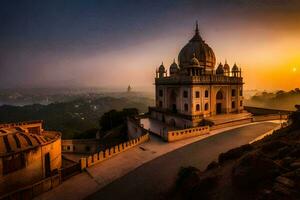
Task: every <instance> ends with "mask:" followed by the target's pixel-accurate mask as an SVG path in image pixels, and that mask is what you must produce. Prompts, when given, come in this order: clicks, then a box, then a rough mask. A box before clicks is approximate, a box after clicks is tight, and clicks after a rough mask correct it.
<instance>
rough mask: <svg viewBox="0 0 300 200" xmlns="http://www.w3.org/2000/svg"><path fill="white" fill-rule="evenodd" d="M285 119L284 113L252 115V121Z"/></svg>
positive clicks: (286, 116)
mask: <svg viewBox="0 0 300 200" xmlns="http://www.w3.org/2000/svg"><path fill="white" fill-rule="evenodd" d="M287 119H288V115H286V114H282V115H279V114H272V115H259V116H254V117H253V121H254V122H260V121H269V120H287Z"/></svg>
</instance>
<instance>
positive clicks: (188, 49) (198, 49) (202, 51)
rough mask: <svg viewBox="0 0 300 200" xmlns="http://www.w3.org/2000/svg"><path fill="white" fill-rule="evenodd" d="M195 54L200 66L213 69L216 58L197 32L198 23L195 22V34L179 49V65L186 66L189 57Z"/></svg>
mask: <svg viewBox="0 0 300 200" xmlns="http://www.w3.org/2000/svg"><path fill="white" fill-rule="evenodd" d="M193 54H195V57H196V58H197V60H198V61H199V64H200V66H203V67H206V68H207V69H213V68H214V66H215V64H216V58H215V54H214V52H213V50H212V49H211V48H210V47H209V46H208V45H207V44H206V43H205V41H204V40H203V39H202V38H201V36H200V34H199V29H198V24H196V30H195V35H194V36H193V38H192V39H191V40H190V41H189V42H188V43H187V44H186V45H185V46H184V47H183V48H182V49H181V51H180V53H179V55H178V60H179V67H185V66H188V65H189V63H190V59H191V58H192V57H193Z"/></svg>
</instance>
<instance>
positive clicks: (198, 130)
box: [164, 126, 209, 142]
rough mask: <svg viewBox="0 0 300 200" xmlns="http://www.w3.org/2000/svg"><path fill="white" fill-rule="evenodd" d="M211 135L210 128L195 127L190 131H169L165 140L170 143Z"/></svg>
mask: <svg viewBox="0 0 300 200" xmlns="http://www.w3.org/2000/svg"><path fill="white" fill-rule="evenodd" d="M208 133H209V126H202V127H195V128H189V129H182V130H176V131H169V132H168V135H167V138H164V139H165V140H166V141H168V142H173V141H177V140H182V139H185V138H190V137H195V136H200V135H205V134H208Z"/></svg>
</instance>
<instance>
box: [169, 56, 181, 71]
mask: <svg viewBox="0 0 300 200" xmlns="http://www.w3.org/2000/svg"><path fill="white" fill-rule="evenodd" d="M178 71H179V68H178V65H177V64H176V62H175V59H174V61H173V63H172V64H171V66H170V74H175V73H177V72H178Z"/></svg>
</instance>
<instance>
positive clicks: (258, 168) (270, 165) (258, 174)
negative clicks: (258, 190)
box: [232, 152, 280, 189]
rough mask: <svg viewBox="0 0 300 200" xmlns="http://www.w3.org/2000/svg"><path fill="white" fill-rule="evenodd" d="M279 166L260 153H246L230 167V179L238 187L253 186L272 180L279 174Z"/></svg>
mask: <svg viewBox="0 0 300 200" xmlns="http://www.w3.org/2000/svg"><path fill="white" fill-rule="evenodd" d="M279 172H280V167H279V166H278V165H277V164H276V163H275V162H273V161H272V160H271V159H269V158H267V157H265V156H264V155H262V154H260V153H257V152H255V153H251V154H246V155H245V156H243V157H241V158H240V159H239V160H238V161H237V163H235V165H234V166H233V169H232V181H233V184H234V185H235V186H236V187H238V188H245V189H247V188H249V189H250V188H255V187H256V186H258V185H259V184H263V183H264V182H267V181H272V180H273V179H274V178H275V177H276V176H278V175H279Z"/></svg>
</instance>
